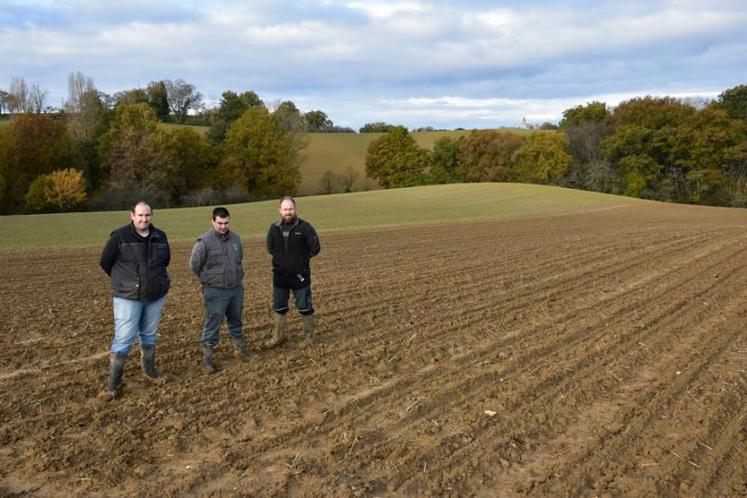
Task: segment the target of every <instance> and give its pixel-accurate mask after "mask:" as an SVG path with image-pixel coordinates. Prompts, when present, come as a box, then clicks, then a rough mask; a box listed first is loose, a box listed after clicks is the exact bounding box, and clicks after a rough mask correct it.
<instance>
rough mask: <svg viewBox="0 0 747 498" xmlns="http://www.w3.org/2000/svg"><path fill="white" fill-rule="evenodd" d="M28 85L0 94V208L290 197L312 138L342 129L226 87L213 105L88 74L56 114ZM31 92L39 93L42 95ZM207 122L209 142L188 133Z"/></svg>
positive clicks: (18, 81) (193, 95) (180, 90)
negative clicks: (101, 87)
mask: <svg viewBox="0 0 747 498" xmlns="http://www.w3.org/2000/svg"><path fill="white" fill-rule="evenodd" d="M47 95H48V93H47V92H46V91H44V90H42V89H40V87H39V86H38V85H28V84H27V83H26V82H25V80H24V79H23V78H13V80H12V81H11V85H10V88H9V90H8V91H5V90H0V115H3V114H4V115H5V117H6V118H7V117H8V115H11V117H12V119H10V122H9V123H6V124H5V125H4V126H0V212H2V213H18V212H54V211H67V210H74V209H96V210H101V209H120V208H124V207H127V206H128V205H129V203H130V202H131V200H132V199H133V198H147V199H149V200H150V202H151V203H152V204H153V205H157V206H163V207H173V206H187V205H203V204H213V203H223V202H242V201H247V200H253V199H264V198H270V197H277V196H280V195H288V194H290V195H293V194H295V192H296V187H297V185H298V183H299V182H300V178H301V174H300V162H301V159H302V157H301V151H302V150H303V149H304V147H305V146H306V144H307V138H306V132H308V131H317V132H319V131H326V132H335V131H351V132H352V130H347V129H343V128H338V127H336V126H335V125H334V123H333V122H332V121H331V120H330V119H329V117H328V116H327V115H326V114H325V113H324V112H323V111H320V110H315V111H309V112H307V113H301V111H300V110H299V109H298V108H297V107H296V105H295V104H294V103H293V102H291V101H285V102H278V103H270V104H267V103H265V102H263V101H262V100H261V99H260V98H259V96H258V95H257V94H256V93H254V92H252V91H247V92H243V93H236V92H233V91H230V90H228V91H226V92H224V93H223V95H222V98H221V100H220V103H219V104H218V105H217V106H216V107H215V108H210V109H207V108H205V106H204V105H203V103H202V95H201V94H200V93H199V92H198V91H197V90H196V88H195V87H194V86H193V85H191V84H189V83H186V82H184V81H183V80H176V81H170V80H164V81H154V82H151V83H149V84H148V85H147V86H146V87H145V88H135V89H130V90H125V91H122V92H118V93H116V94H114V95H113V96H110V95H107V94H105V93H103V92H100V91H98V90H97V89H96V87H95V85H94V83H93V80H92V79H91V78H89V77H86V76H85V75H84V74H83V73H80V72H76V73H72V74H71V75H70V77H69V79H68V98H67V101H66V102H65V104H64V106H63V107H62V108H61V109H54V108H50V107H49V106H46V105H45V103H44V102H45V99H46V96H47ZM35 96H36V97H35ZM162 122H172V123H181V124H203V125H208V126H209V129H208V132H207V136H203V135H202V134H200V133H197V132H196V131H194V130H192V129H190V128H189V127H170V128H165V127H163V126H160V123H162Z"/></svg>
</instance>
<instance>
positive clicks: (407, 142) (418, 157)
mask: <svg viewBox="0 0 747 498" xmlns="http://www.w3.org/2000/svg"><path fill="white" fill-rule="evenodd" d="M427 168H428V151H427V150H425V149H423V148H422V147H420V146H419V145H418V144H417V142H415V139H414V138H413V137H412V135H410V134H409V133H408V132H407V128H405V127H403V126H398V127H395V128H392V129H390V130H389V131H388V132H386V133H385V134H384V135H383V136H381V137H379V138H377V139H376V140H374V141H372V142H371V143H370V144H369V145H368V150H367V151H366V175H367V176H368V177H369V178H373V179H375V180H377V181H378V182H379V184H380V185H381V186H382V187H384V188H394V187H411V186H414V185H419V184H422V183H423V182H424V173H425V171H426V170H427Z"/></svg>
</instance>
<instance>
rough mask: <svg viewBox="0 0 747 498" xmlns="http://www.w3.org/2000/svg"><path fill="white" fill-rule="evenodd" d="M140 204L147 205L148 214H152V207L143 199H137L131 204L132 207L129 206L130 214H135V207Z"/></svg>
mask: <svg viewBox="0 0 747 498" xmlns="http://www.w3.org/2000/svg"><path fill="white" fill-rule="evenodd" d="M140 204H142V205H144V206H148V209H150V214H153V208H152V207H151V206H150V204H148V203H147V202H145V201H137V202H136V203H135V204H133V205H132V207H131V208H130V212H131V213H132V214H135V208H137V207H138V206H139V205H140Z"/></svg>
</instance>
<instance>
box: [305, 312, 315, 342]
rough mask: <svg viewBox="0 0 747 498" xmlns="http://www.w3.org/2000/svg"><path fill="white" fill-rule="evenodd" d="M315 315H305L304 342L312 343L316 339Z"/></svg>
mask: <svg viewBox="0 0 747 498" xmlns="http://www.w3.org/2000/svg"><path fill="white" fill-rule="evenodd" d="M314 328H315V324H314V315H303V332H304V336H305V338H304V343H305V344H311V341H312V340H313V339H314Z"/></svg>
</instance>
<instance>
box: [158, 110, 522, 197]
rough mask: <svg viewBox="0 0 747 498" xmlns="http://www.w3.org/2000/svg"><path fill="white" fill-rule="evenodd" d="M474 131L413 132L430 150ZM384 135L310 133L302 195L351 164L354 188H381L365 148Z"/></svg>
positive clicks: (201, 129) (204, 130)
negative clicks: (370, 170) (327, 173)
mask: <svg viewBox="0 0 747 498" xmlns="http://www.w3.org/2000/svg"><path fill="white" fill-rule="evenodd" d="M164 126H168V127H182V128H190V129H193V130H195V131H197V132H199V133H203V134H204V133H207V130H208V129H207V127H204V126H190V125H178V124H167V125H164ZM471 131H472V130H449V131H421V132H414V133H413V134H412V135H413V137H415V140H416V141H417V142H418V143H419V144H420V145H421V146H423V147H425V148H427V149H429V150H430V149H432V148H433V144H435V143H436V141H437V140H438V139H439V138H442V137H451V138H458V137H460V136H462V135H466V134H468V133H470V132H471ZM499 131H509V132H512V133H522V134H524V133H531V131H530V130H525V129H521V128H502V129H500V130H499ZM382 135H383V133H310V134H309V137H310V140H309V145H308V147H307V148H306V150H305V151H304V159H303V164H302V165H301V176H302V179H301V184H300V185H299V187H298V193H299V195H313V194H320V193H322V187H321V185H320V183H319V180H320V179H321V177H322V175H323V174H324V172H325V171H327V170H331V171H333V172H336V173H340V172H343V171H345V170H346V169H347V168H348V167H352V168H353V169H354V170H355V171H357V172H358V178H357V180H356V185H355V190H373V189H378V188H379V186H378V185H377V184H376V182H375V181H373V180H370V179H368V178H366V149H367V148H368V144H370V143H371V142H372V141H373V140H375V139H377V138H379V137H380V136H382Z"/></svg>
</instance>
